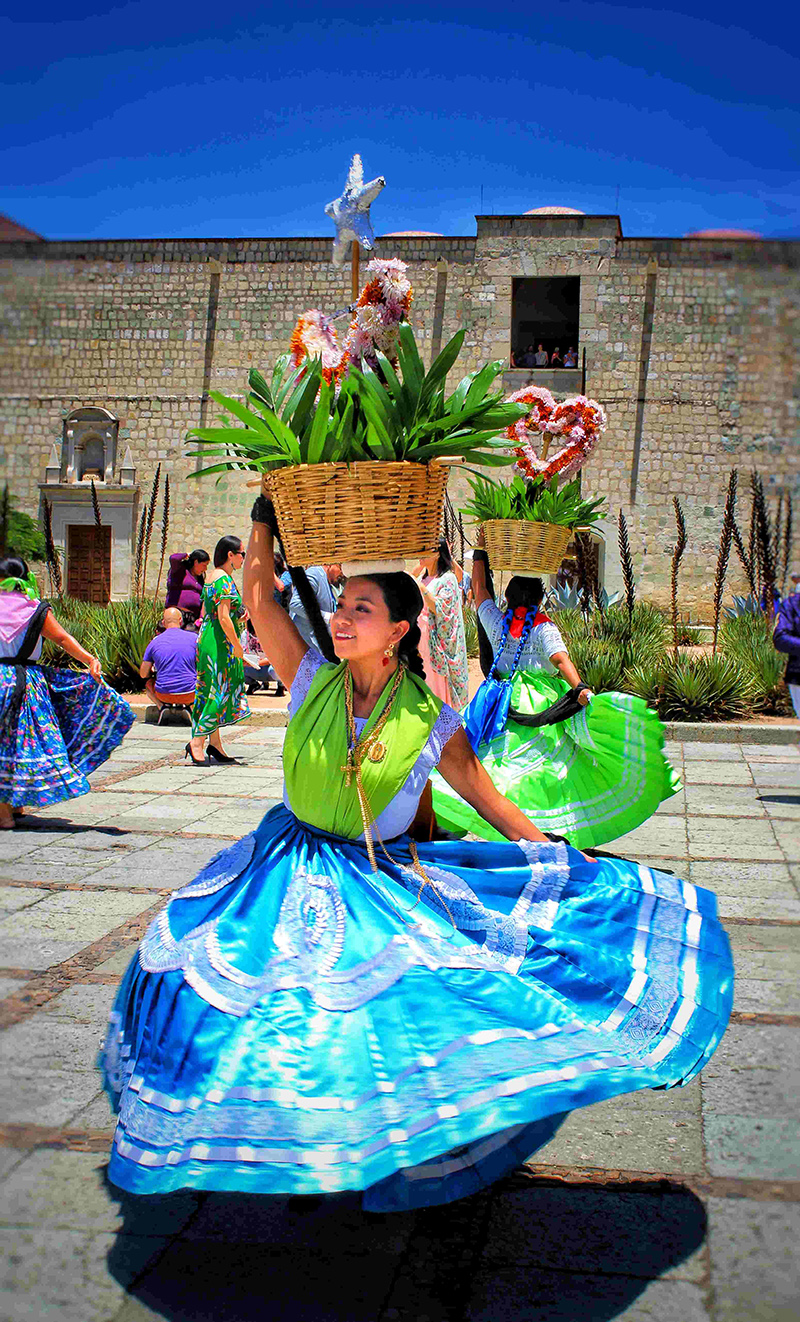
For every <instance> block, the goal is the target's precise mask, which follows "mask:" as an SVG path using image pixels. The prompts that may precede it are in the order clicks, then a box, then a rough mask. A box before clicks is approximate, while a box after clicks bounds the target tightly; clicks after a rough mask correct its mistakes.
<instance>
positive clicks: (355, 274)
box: [350, 239, 361, 303]
mask: <svg viewBox="0 0 800 1322" xmlns="http://www.w3.org/2000/svg"><path fill="white" fill-rule="evenodd" d="M360 259H361V247H360V244H359V243H358V241H357V239H353V243H352V246H351V249H350V302H351V303H356V302H358V296H359V294H360V292H361V288H360V286H361V281H360V278H359V269H358V268H359V263H360Z"/></svg>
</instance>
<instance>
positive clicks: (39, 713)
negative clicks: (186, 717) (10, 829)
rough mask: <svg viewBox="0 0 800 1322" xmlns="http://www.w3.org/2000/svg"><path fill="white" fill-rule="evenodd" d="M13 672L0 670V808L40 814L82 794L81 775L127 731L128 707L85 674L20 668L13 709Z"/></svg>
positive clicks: (5, 668) (83, 778)
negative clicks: (19, 692)
mask: <svg viewBox="0 0 800 1322" xmlns="http://www.w3.org/2000/svg"><path fill="white" fill-rule="evenodd" d="M14 688H15V671H14V667H13V666H10V665H0V803H11V804H13V805H14V807H23V806H30V807H35V808H45V807H47V806H49V805H50V804H52V803H61V802H62V801H63V800H64V799H73V798H75V797H76V796H77V795H79V794H88V793H89V790H90V789H91V785H90V784H89V781H88V780H87V777H88V776H89V775H91V773H92V772H93V771H95V770H96V769H97V767H99V766H100V765H101V764H102V763H103V762H105V761H106V759H107V758H108V757H109V756H110V754H111V753H112V752H113V751H114V749H115V748H116V747H117V745H118V744H120V743H122V740H123V739H124V737H125V735H126V734H127V733H128V731H129V730H130V728H131V726H132V725H133V722H134V720H135V716H134V714H133V711H132V710H131V707H130V705H129V704H128V703H127V702H126V701H125V699H124V698H121V697H120V696H119V694H118V693H115V692H114V690H113V689H112V688H109V686H108V685H107V684H104V683H98V682H97V681H96V680H94V679H92V677H91V675H89V674H88V673H87V672H86V671H85V670H67V669H66V668H65V669H60V668H59V667H57V666H37V665H28V666H26V667H25V696H24V697H23V699H22V703H21V706H20V708H19V710H18V711H14V710H13V705H14Z"/></svg>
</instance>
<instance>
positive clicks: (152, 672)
mask: <svg viewBox="0 0 800 1322" xmlns="http://www.w3.org/2000/svg"><path fill="white" fill-rule="evenodd" d="M161 623H162V625H163V626H164V632H163V633H158V634H156V636H155V638H153V639H152V640H151V642H149V643H148V644H147V647H146V648H145V653H144V657H143V658H142V664H141V665H140V667H139V674H140V675H141V677H142V679H143V680H144V681H145V686H144V687H145V692H146V693H147V696H148V697H149V698H150V699H151V700H152V701H153V702H154V703H155V704H156V706H157V707H159V708H163V707H165V706H183V707H191V705H192V703H193V702H194V692H195V686H196V684H197V634H196V633H195V632H194V630H193V629H192V630H187V629H184V628H183V627H182V626H183V615H182V613H181V612H180V611H179V610H178V608H177V606H168V607H167V609H166V610H165V611H164V614H163V615H162V616H161Z"/></svg>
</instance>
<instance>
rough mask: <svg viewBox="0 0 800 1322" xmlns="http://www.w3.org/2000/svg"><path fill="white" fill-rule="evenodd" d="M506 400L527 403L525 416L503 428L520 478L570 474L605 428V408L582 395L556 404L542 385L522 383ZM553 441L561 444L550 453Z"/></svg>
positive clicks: (580, 464) (544, 479) (561, 476)
mask: <svg viewBox="0 0 800 1322" xmlns="http://www.w3.org/2000/svg"><path fill="white" fill-rule="evenodd" d="M507 399H508V402H509V403H515V404H527V405H529V406H530V409H529V412H528V413H527V414H526V415H525V417H524V418H520V420H519V422H515V423H512V425H511V426H510V427H509V428H508V429H507V431H506V436H507V437H508V439H509V441H511V443H512V445H513V448H514V454H515V455H516V458H517V462H516V465H515V467H516V469H517V472H519V473H521V474H522V475H523V476H524V477H528V478H537V479H541V480H542V481H544V482H549V481H550V479H551V478H552V477H555V476H558V477H560V478H563V479H565V478H568V477H572V476H573V475H574V474H575V473H577V471H578V469H579V468H581V467H582V466H583V464H585V463H586V460H587V459H588V458H589V455H590V454H591V452H592V450H593V449H594V447H595V445H596V444H597V440H598V438H599V437H600V436H601V434H602V433H603V432H604V431H605V429H606V415H605V410H604V409H603V408H602V406H601V405H600V404H598V403H597V400H594V399H587V398H586V396H585V395H572V396H571V397H570V398H569V399H565V400H564V401H563V403H561V404H557V403H556V401H555V399H554V398H553V396H552V395H551V394H550V391H549V390H547V389H545V387H544V386H525V387H524V388H523V389H522V390H517V391H516V392H515V393H514V394H513V395H508V396H507ZM555 441H560V442H561V444H560V446H559V449H558V450H556V452H555V453H554V454H551V453H550V450H551V447H552V445H553V443H554V442H555Z"/></svg>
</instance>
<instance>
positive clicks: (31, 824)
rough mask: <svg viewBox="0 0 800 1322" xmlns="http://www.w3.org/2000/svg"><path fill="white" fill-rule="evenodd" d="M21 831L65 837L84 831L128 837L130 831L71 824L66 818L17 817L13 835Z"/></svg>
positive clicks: (82, 823)
mask: <svg viewBox="0 0 800 1322" xmlns="http://www.w3.org/2000/svg"><path fill="white" fill-rule="evenodd" d="M21 831H31V832H34V831H62V832H63V833H64V834H65V835H82V834H83V833H84V832H85V831H94V832H95V834H96V835H130V830H129V829H128V828H126V827H122V826H95V825H93V824H92V823H91V822H81V823H77V822H71V821H70V820H69V818H67V817H42V816H41V815H40V814H37V815H36V817H29V816H28V814H27V813H26V814H25V816H24V817H18V818H17V821H16V824H15V826H14V833H15V834H16V835H19V834H20V832H21Z"/></svg>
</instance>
